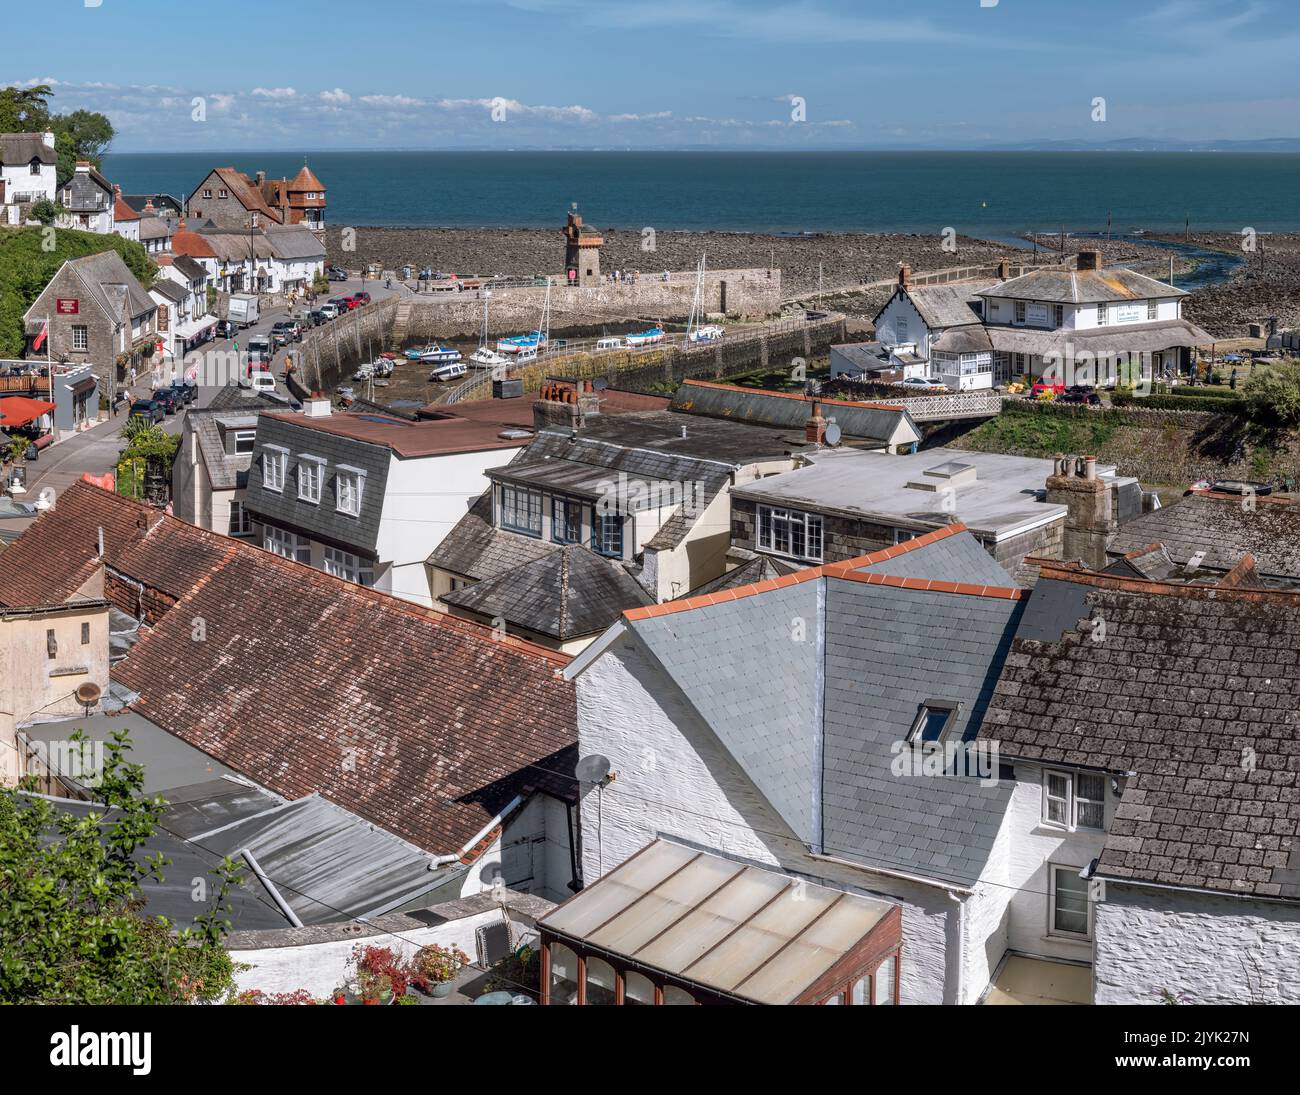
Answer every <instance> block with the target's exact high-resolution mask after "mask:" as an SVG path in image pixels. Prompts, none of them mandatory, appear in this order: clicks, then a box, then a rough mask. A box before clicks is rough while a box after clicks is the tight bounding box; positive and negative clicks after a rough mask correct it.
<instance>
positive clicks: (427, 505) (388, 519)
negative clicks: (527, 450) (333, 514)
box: [375, 442, 523, 606]
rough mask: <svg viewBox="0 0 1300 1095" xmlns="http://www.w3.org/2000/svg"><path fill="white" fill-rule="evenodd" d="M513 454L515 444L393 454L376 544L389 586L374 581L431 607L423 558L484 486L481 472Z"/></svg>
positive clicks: (442, 537) (506, 460)
mask: <svg viewBox="0 0 1300 1095" xmlns="http://www.w3.org/2000/svg"><path fill="white" fill-rule="evenodd" d="M519 447H521V448H522V447H523V442H521V443H520V446H519ZM514 455H515V449H514V448H503V449H492V450H490V451H488V452H466V453H454V454H451V455H447V456H426V457H421V458H419V459H410V460H403V459H400V458H399V457H398V456H397V455H396V454H395V453H394V454H392V455H391V456H390V458H389V464H388V485H387V488H386V489H385V492H384V510H383V515H382V517H381V518H380V522H379V536H378V539H377V540H376V545H375V546H376V551H377V552H378V554H379V558H380V560H381V561H382V562H383V564H385V565H386V566H391V574H390V576H389V578H388V583H387V584H381V583H380V582H379V581H376V583H375V585H376V587H377V588H382V589H384V590H386V591H388V592H391V593H392V594H393V595H394V596H397V597H401V598H403V599H404V600H407V601H413V602H415V603H416V604H421V605H426V606H431V605H432V604H433V598H432V596H431V595H430V592H429V579H428V575H427V568H426V567H425V565H424V561H425V560H426V559H427V558H428V557H429V555H430V553H431V552H432V551H433V550H434V548H436V547H437V546H438V545H439V544H440V543H442V541H443V539H444V538H445V537H446V535H447V533H449V532H450V531H451V530H452V528H453V527H455V525H456V522H458V521H459V520H460V519H461V518H462V517H464V516H465V513H466V511H467V510H468V509H469V507H470V506H471V505H472V504H473V502H474V500H475V499H477V498H478V497H479V496H480V495H481V494H482V493H483V492H484V491H485V490H487V489H488V487H489V485H490V484H489V483H488V479H487V476H485V475H484V474H483V472H484V470H485V469H487V468H499V467H500V466H501V465H502V464H508V463H510V461H511V460H512V459H514Z"/></svg>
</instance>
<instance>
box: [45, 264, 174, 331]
mask: <svg viewBox="0 0 1300 1095" xmlns="http://www.w3.org/2000/svg"><path fill="white" fill-rule="evenodd" d="M64 269H67V270H68V271H69V272H70V273H71V274H72V275H73V276H75V277H76V278H77V280H78V281H80V282H81V284H82V285H83V286H84V287H85V291H86V294H87V295H88V296H89V297H91V298H93V299H94V301H95V302H96V304H98V306H99V307H100V308H102V309H103V310H104V311H105V312H107V313H108V315H110V316H112V317H113V319H114V320H117V319H118V318H119V317H120V316H122V314H123V311H124V310H128V309H129V311H130V314H131V316H132V318H134V317H136V316H142V315H147V314H148V313H150V312H155V311H157V309H158V306H157V305H156V304H155V303H154V302H153V300H152V298H151V297H150V296H149V292H148V290H147V289H145V288H144V286H142V285H141V284H140V283H139V282H138V281H137V280H136V277H135V275H134V274H133V273H131V270H130V268H129V267H128V266H127V265H126V263H125V262H123V261H122V256H121V255H119V254H118V253H117V252H116V251H100V252H99V253H98V254H94V255H83V256H82V257H81V258H76V259H68V260H67V261H66V262H65V263H64V264H63V266H61V267H60V268H59V270H60V271H63V270H64ZM51 288H52V285H50V286H46V288H45V289H44V290H42V292H41V295H40V296H39V297H37V298H36V300H35V301H34V302H33V304H32V306H31V307H30V308H28V309H27V311H26V312H25V313H23V318H24V319H27V320H30V319H31V318H32V317H33V316H35V317H37V318H43V317H44V316H45V315H46V312H47V310H49V306H48V305H47V304H46V303H44V298H45V295H46V293H48V292H50V289H51ZM83 307H84V305H83Z"/></svg>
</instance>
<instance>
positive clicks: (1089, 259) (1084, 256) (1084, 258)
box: [1076, 251, 1101, 270]
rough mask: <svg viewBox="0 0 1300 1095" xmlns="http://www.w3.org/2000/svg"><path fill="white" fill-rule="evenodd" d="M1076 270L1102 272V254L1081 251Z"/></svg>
mask: <svg viewBox="0 0 1300 1095" xmlns="http://www.w3.org/2000/svg"><path fill="white" fill-rule="evenodd" d="M1076 269H1079V270H1100V269H1101V252H1100V251H1080V252H1079V262H1078V266H1077V267H1076Z"/></svg>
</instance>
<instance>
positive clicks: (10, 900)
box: [0, 730, 239, 1004]
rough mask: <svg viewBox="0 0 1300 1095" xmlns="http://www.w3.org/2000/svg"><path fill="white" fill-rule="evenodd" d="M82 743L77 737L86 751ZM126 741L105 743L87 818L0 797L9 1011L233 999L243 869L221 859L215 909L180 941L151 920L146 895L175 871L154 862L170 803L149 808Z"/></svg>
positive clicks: (2, 933)
mask: <svg viewBox="0 0 1300 1095" xmlns="http://www.w3.org/2000/svg"><path fill="white" fill-rule="evenodd" d="M81 737H82V735H81V734H80V732H78V733H77V734H75V735H73V738H74V740H80V738H81ZM129 748H130V746H129V743H128V738H127V733H126V731H124V730H123V731H119V732H118V733H116V734H114V735H113V740H112V741H111V742H109V743H106V748H105V764H104V770H103V772H102V774H101V778H100V780H99V784H98V786H97V787H96V788H95V809H93V810H91V811H90V812H89V813H88V814H87V815H86V816H84V817H83V816H80V815H79V814H73V813H70V812H68V811H60V810H56V809H55V807H54V804H53V803H52V802H50V801H49V800H48V799H44V798H40V797H36V796H33V795H30V794H27V793H26V792H25V791H23V790H22V789H19V788H0V1003H6V1004H20V1003H43V1004H173V1003H185V1002H194V1001H204V1002H210V1001H215V1000H221V999H225V998H227V997H228V996H229V995H231V993H232V990H233V987H234V979H233V972H234V969H233V964H232V962H231V960H230V956H229V955H228V954H227V953H226V950H225V947H224V941H225V937H226V934H227V933H228V932H229V931H230V921H229V919H228V914H229V912H230V908H231V906H230V901H229V894H230V887H231V886H235V885H238V883H239V875H238V872H237V870H236V867H235V864H234V863H233V862H232V861H231V860H230V859H229V858H227V859H225V860H223V861H222V862H221V863H220V864H218V865H217V866H216V867H215V868H214V869H213V872H212V873H213V874H214V876H215V877H216V879H217V884H216V885H215V886H214V897H213V901H212V904H211V905H210V906H209V907H208V908H207V909H206V910H205V911H204V912H202V913H200V914H199V915H198V916H196V917H195V918H194V923H193V925H192V926H191V927H188V928H183V929H180V930H177V929H176V928H175V927H174V925H172V924H171V922H170V921H168V920H167V919H166V918H164V917H146V916H144V915H142V913H141V911H140V909H141V905H142V900H143V899H142V896H141V886H142V884H143V883H145V882H146V881H148V880H150V879H159V880H161V879H162V878H163V869H164V868H165V867H166V866H167V860H166V859H165V858H163V857H162V856H161V855H158V854H155V855H145V854H143V852H144V847H145V844H146V842H147V841H148V840H149V838H150V837H151V836H152V835H153V834H154V833H155V832H156V831H157V829H158V824H159V819H160V818H161V816H162V810H163V806H164V803H163V801H162V799H161V798H158V797H154V798H146V797H145V796H144V793H143V787H144V770H143V768H142V767H141V766H140V765H138V764H130V763H128V762H127V761H126V759H125V756H124V753H125V751H126V750H127V749H129Z"/></svg>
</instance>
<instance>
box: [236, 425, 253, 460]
mask: <svg viewBox="0 0 1300 1095" xmlns="http://www.w3.org/2000/svg"><path fill="white" fill-rule="evenodd" d="M256 444H257V431H256V430H236V431H235V455H236V456H246V455H247V454H248V453H250V452H252V451H253V448H254V446H255V445H256Z"/></svg>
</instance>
